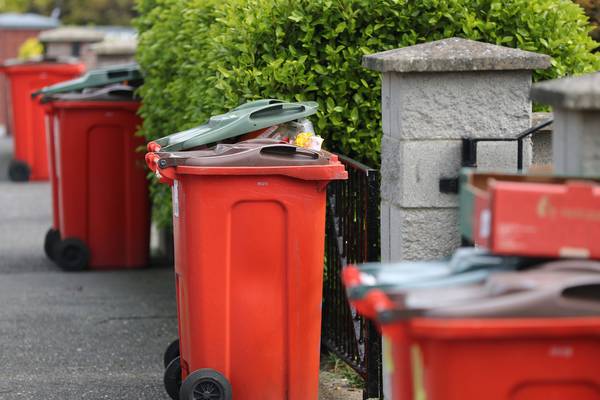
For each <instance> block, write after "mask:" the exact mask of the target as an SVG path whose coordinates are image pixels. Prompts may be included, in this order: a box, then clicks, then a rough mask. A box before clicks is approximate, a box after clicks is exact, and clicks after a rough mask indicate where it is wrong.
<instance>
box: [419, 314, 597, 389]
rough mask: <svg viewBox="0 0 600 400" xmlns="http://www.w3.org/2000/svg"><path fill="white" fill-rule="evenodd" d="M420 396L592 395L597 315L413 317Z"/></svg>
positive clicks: (594, 372)
mask: <svg viewBox="0 0 600 400" xmlns="http://www.w3.org/2000/svg"><path fill="white" fill-rule="evenodd" d="M411 330H412V332H413V335H414V338H415V343H416V348H418V349H419V351H418V355H417V357H418V358H420V359H421V361H420V363H419V364H421V365H422V367H423V382H422V384H423V388H424V389H425V392H426V393H427V399H428V400H480V399H486V400H567V399H569V400H571V399H572V400H575V399H577V400H600V368H598V359H599V357H600V317H598V318H595V317H594V318H587V317H586V318H562V319H561V318H551V319H544V318H538V319H535V318H523V319H490V320H487V319H484V320H481V319H463V320H437V319H417V320H414V321H413V322H412V324H411Z"/></svg>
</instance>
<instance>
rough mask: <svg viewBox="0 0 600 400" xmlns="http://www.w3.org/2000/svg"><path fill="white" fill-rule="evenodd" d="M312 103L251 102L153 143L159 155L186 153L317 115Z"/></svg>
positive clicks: (273, 100)
mask: <svg viewBox="0 0 600 400" xmlns="http://www.w3.org/2000/svg"><path fill="white" fill-rule="evenodd" d="M318 107H319V106H318V104H317V103H316V102H314V101H308V102H301V103H286V102H282V101H281V100H276V99H265V100H258V101H253V102H250V103H246V104H243V105H241V106H240V107H238V108H236V109H233V110H231V111H230V112H228V113H226V114H222V115H216V116H213V117H211V118H210V119H209V120H208V122H207V123H205V124H204V125H200V126H198V127H196V128H192V129H188V130H185V131H182V132H177V133H174V134H172V135H169V136H165V137H163V138H160V139H157V140H154V142H153V143H154V144H156V145H158V146H160V148H161V151H163V152H164V151H181V150H189V149H193V148H195V147H198V146H202V145H205V144H209V143H214V142H218V141H221V140H225V139H229V138H232V137H236V136H240V135H243V134H245V133H248V132H254V131H257V130H260V129H264V128H268V127H270V126H273V125H278V124H282V123H285V122H290V121H294V120H296V119H300V118H304V117H307V116H309V115H312V114H314V113H316V112H317V108H318Z"/></svg>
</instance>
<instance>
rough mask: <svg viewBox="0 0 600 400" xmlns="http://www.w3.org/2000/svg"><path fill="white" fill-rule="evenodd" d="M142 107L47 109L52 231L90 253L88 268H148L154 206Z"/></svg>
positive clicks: (57, 105)
mask: <svg viewBox="0 0 600 400" xmlns="http://www.w3.org/2000/svg"><path fill="white" fill-rule="evenodd" d="M138 108H139V103H138V102H136V101H63V100H61V101H53V102H51V103H48V104H47V105H46V113H47V120H48V130H49V136H50V142H49V149H50V155H51V176H52V179H51V181H52V197H53V199H52V200H53V214H54V216H53V224H54V229H56V230H58V231H59V232H60V236H61V238H62V239H65V238H77V239H79V240H81V241H83V242H84V243H85V244H86V245H87V246H88V248H89V251H90V260H89V267H90V268H94V269H103V268H139V267H144V266H147V265H148V259H149V240H150V239H149V238H150V204H149V197H148V185H147V179H146V174H147V171H146V168H145V163H144V154H143V153H141V152H139V151H138V148H139V147H140V146H143V145H144V139H143V138H141V137H138V136H136V135H135V133H136V131H137V129H138V127H139V125H140V124H141V120H140V118H139V117H138V116H137V114H136V113H137V110H138Z"/></svg>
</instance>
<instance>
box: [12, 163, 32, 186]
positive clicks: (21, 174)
mask: <svg viewBox="0 0 600 400" xmlns="http://www.w3.org/2000/svg"><path fill="white" fill-rule="evenodd" d="M30 176H31V168H29V165H27V164H26V163H24V162H23V161H18V160H12V161H11V162H10V165H9V167H8V177H9V178H10V180H11V181H13V182H27V181H28V180H29V177H30Z"/></svg>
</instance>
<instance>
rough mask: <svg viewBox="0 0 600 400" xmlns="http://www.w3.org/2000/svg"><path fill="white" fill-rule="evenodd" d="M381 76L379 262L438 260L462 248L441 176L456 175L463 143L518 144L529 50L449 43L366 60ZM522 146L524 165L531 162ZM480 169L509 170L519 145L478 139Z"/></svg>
mask: <svg viewBox="0 0 600 400" xmlns="http://www.w3.org/2000/svg"><path fill="white" fill-rule="evenodd" d="M363 64H364V65H365V66H367V67H371V68H373V69H376V70H378V71H380V72H382V73H383V80H382V119H383V138H382V146H381V151H382V156H381V159H382V165H381V177H382V179H381V195H382V203H381V226H382V228H381V241H382V245H381V248H382V259H383V260H384V261H395V260H401V259H434V258H440V257H443V256H446V255H449V254H450V253H451V252H452V251H453V250H454V249H455V248H456V247H458V246H459V244H460V237H459V234H458V209H457V207H458V199H457V196H456V195H455V194H447V193H441V192H440V190H439V181H440V178H450V177H457V176H458V173H459V170H460V167H461V149H462V142H461V139H462V138H480V139H483V138H514V137H516V136H517V135H518V134H519V133H520V132H522V131H524V130H525V129H527V128H529V127H530V126H531V101H530V99H529V91H530V88H531V68H546V67H548V66H549V65H550V63H549V58H548V57H547V56H542V55H539V54H535V53H529V52H523V51H520V50H515V49H507V48H504V47H499V46H494V45H489V44H484V43H479V42H473V41H469V40H464V39H456V38H455V39H448V40H442V41H438V42H432V43H427V44H422V45H417V46H412V47H408V48H404V49H397V50H392V51H389V52H384V53H379V54H375V55H372V56H366V57H365V59H364V61H363ZM531 157H532V149H531V141H527V142H526V143H525V160H524V163H525V165H529V164H530V163H531ZM478 166H479V167H480V168H485V169H494V170H498V169H501V170H508V171H514V170H516V168H517V144H516V142H481V143H479V145H478Z"/></svg>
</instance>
